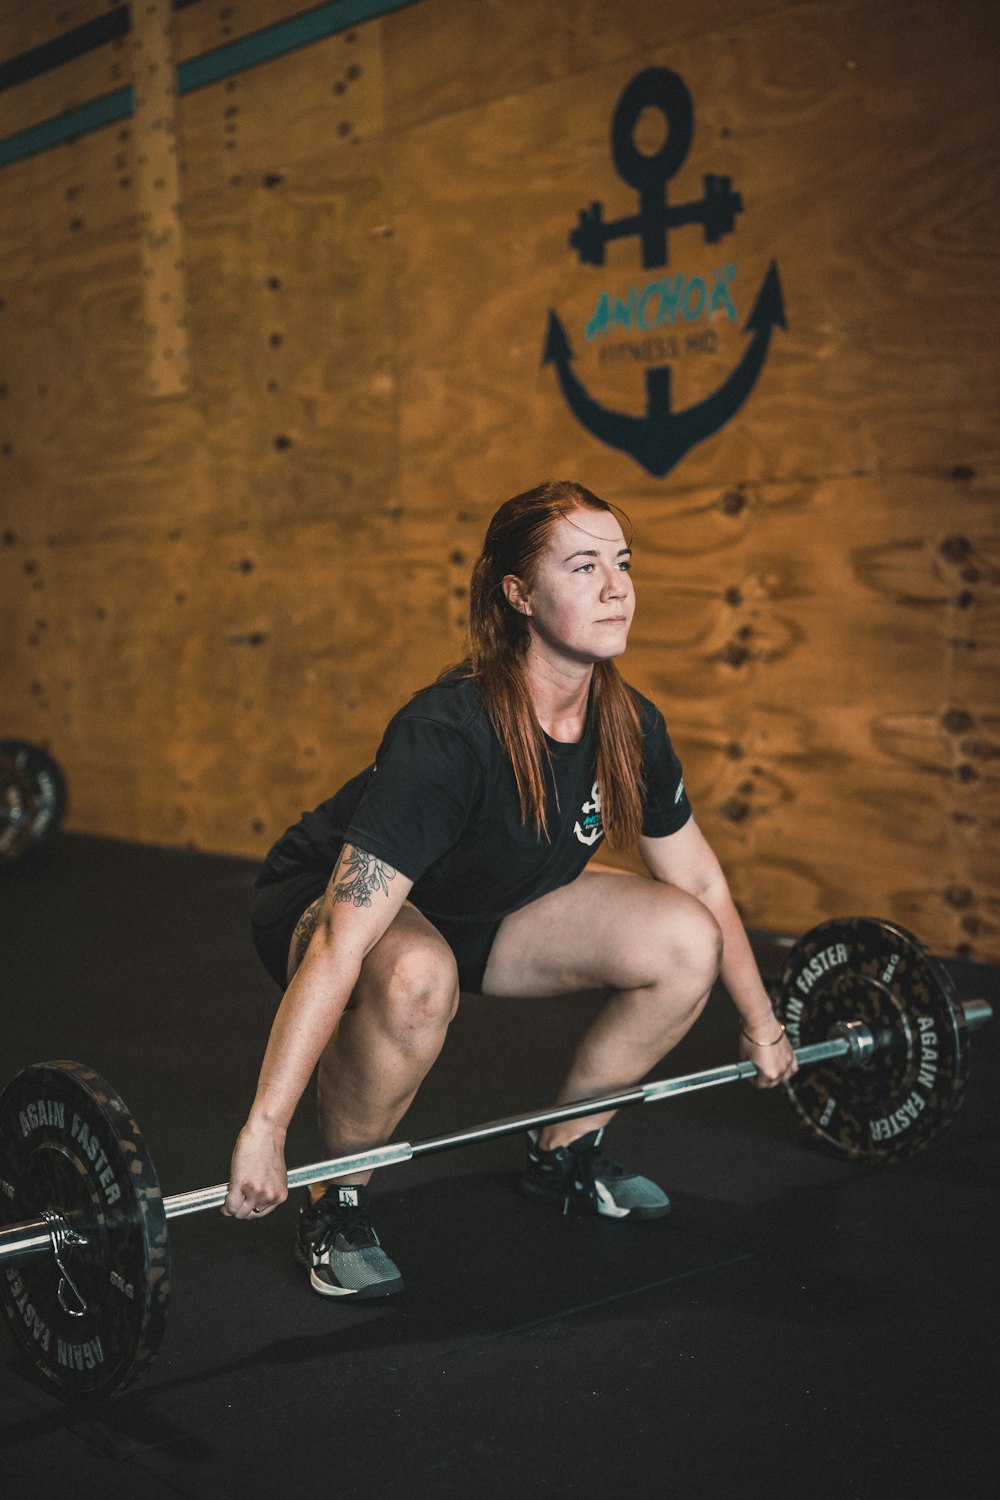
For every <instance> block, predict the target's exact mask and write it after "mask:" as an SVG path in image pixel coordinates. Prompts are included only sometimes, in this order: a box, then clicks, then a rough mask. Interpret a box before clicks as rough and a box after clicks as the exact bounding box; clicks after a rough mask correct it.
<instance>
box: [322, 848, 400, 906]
mask: <svg viewBox="0 0 1000 1500" xmlns="http://www.w3.org/2000/svg"><path fill="white" fill-rule="evenodd" d="M395 877H396V872H395V870H394V869H393V868H392V865H387V864H386V863H385V861H384V860H381V859H376V858H375V856H374V854H369V853H368V852H367V851H366V850H364V849H355V848H350V849H349V851H348V850H345V852H344V854H343V855H342V856H341V863H340V864H339V865H338V866H337V872H336V875H335V880H336V884H335V885H334V888H333V899H334V901H350V902H352V903H353V904H354V905H355V906H371V904H372V896H373V895H374V894H375V892H376V891H381V892H382V894H383V896H388V894H389V881H390V880H394V879H395Z"/></svg>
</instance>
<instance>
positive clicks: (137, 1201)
mask: <svg viewBox="0 0 1000 1500" xmlns="http://www.w3.org/2000/svg"><path fill="white" fill-rule="evenodd" d="M0 1121H2V1124H3V1128H2V1132H0V1221H2V1222H3V1223H7V1224H9V1223H16V1222H18V1221H21V1220H24V1219H26V1218H28V1219H34V1218H36V1217H37V1216H39V1215H40V1214H41V1213H42V1212H43V1211H45V1210H54V1211H55V1212H57V1213H58V1214H59V1216H60V1218H61V1219H62V1220H63V1221H64V1222H65V1224H66V1226H67V1228H68V1229H69V1230H70V1231H75V1232H76V1233H79V1234H81V1235H83V1236H84V1238H85V1240H86V1243H85V1244H84V1245H82V1246H72V1247H70V1248H68V1249H64V1250H63V1251H62V1252H61V1259H62V1262H63V1264H64V1266H65V1268H66V1271H67V1273H68V1278H69V1280H70V1282H71V1283H72V1287H73V1288H76V1289H77V1290H78V1292H79V1294H80V1298H81V1299H82V1307H81V1306H80V1305H79V1304H78V1303H77V1300H76V1298H75V1297H74V1295H73V1294H72V1290H71V1288H70V1287H69V1286H67V1285H66V1284H65V1283H63V1278H62V1276H61V1273H60V1270H59V1267H58V1265H57V1263H56V1259H55V1257H54V1256H53V1255H46V1256H44V1257H40V1258H38V1259H35V1260H32V1261H30V1262H28V1263H25V1264H22V1265H18V1266H4V1267H3V1269H2V1271H0V1301H2V1304H3V1310H4V1315H5V1316H6V1318H7V1321H8V1324H9V1326H10V1328H11V1331H12V1333H13V1335H14V1338H15V1340H16V1342H17V1343H18V1344H19V1346H20V1348H21V1351H22V1353H23V1354H24V1355H25V1356H26V1358H27V1359H28V1361H29V1363H30V1364H31V1366H32V1368H33V1371H34V1373H35V1374H36V1375H37V1376H38V1377H39V1378H40V1379H41V1381H42V1383H43V1384H48V1385H50V1386H53V1387H55V1388H56V1389H57V1390H58V1392H59V1394H61V1395H63V1396H77V1397H85V1396H100V1397H105V1396H112V1395H115V1394H117V1393H118V1392H120V1391H122V1390H124V1389H125V1387H126V1386H127V1385H129V1384H131V1382H132V1381H133V1380H135V1379H136V1378H137V1377H138V1376H139V1375H140V1374H141V1373H142V1371H143V1369H144V1368H145V1366H146V1365H147V1364H148V1363H149V1361H150V1360H151V1359H152V1358H153V1356H154V1354H155V1353H156V1350H157V1349H158V1348H159V1344H160V1340H161V1338H162V1334H163V1324H164V1320H165V1317H166V1308H167V1302H168V1299H169V1293H170V1260H169V1250H168V1246H167V1227H166V1216H165V1214H164V1212H163V1205H162V1201H161V1198H160V1189H159V1184H158V1182H157V1180H156V1173H155V1170H154V1169H153V1165H152V1162H151V1161H150V1159H149V1156H148V1154H147V1152H146V1150H145V1147H144V1145H143V1142H142V1138H141V1136H140V1134H139V1130H138V1126H137V1125H136V1123H135V1121H134V1120H133V1119H132V1117H131V1115H130V1114H129V1113H128V1110H127V1109H126V1108H125V1105H124V1104H123V1103H122V1101H121V1099H119V1097H118V1095H117V1094H115V1093H114V1091H113V1090H112V1089H110V1088H109V1086H108V1085H107V1084H106V1083H104V1081H103V1080H102V1079H101V1078H99V1076H98V1075H97V1074H96V1073H94V1072H92V1071H91V1070H90V1069H89V1068H84V1067H83V1066H81V1065H80V1064H79V1063H69V1062H67V1063H57V1064H46V1063H43V1064H40V1065H37V1066H34V1067H30V1068H27V1069H25V1070H24V1072H22V1073H20V1074H18V1076H17V1077H16V1078H15V1079H13V1080H12V1082H11V1083H10V1084H9V1085H8V1086H7V1088H6V1089H5V1090H4V1091H3V1094H2V1095H0ZM61 1283H62V1285H61Z"/></svg>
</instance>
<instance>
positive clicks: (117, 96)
mask: <svg viewBox="0 0 1000 1500" xmlns="http://www.w3.org/2000/svg"><path fill="white" fill-rule="evenodd" d="M133 108H134V104H133V99H132V86H131V84H130V85H129V86H128V88H124V89H116V90H115V92H114V93H113V94H104V95H103V96H102V97H101V98H100V99H92V100H91V101H90V103H89V104H81V105H80V107H79V109H71V110H68V111H67V112H66V114H64V115H57V116H56V117H55V119H54V120H44V121H43V122H42V124H41V125H32V127H31V129H30V130H21V131H19V132H18V133H17V135H9V136H7V138H6V139H5V140H2V141H0V167H4V166H6V165H7V164H8V162H12V161H23V159H24V158H25V157H26V156H35V155H36V154H37V153H38V152H39V151H48V150H50V148H51V147H53V146H59V145H61V144H62V143H63V142H64V141H71V140H74V139H75V138H76V137H77V136H78V135H86V134H87V132H88V131H90V130H100V129H101V127H102V126H103V125H113V124H114V122H115V121H116V120H126V119H128V117H129V115H130V114H131V113H132V111H133Z"/></svg>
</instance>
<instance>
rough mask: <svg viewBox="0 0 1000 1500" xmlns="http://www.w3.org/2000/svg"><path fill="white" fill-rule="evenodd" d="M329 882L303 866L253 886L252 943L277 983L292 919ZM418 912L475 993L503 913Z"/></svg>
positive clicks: (284, 971)
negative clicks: (483, 916) (470, 918)
mask: <svg viewBox="0 0 1000 1500" xmlns="http://www.w3.org/2000/svg"><path fill="white" fill-rule="evenodd" d="M328 883H329V875H327V874H324V873H323V871H322V870H305V871H303V872H302V873H301V874H299V875H290V876H289V877H288V878H287V879H286V880H277V881H274V882H273V883H272V884H269V885H258V886H255V887H254V893H253V903H252V906H251V911H250V922H251V927H252V931H253V941H254V947H255V948H256V949H257V954H258V957H259V958H260V961H261V963H262V964H263V965H264V967H265V969H266V970H267V972H268V973H269V974H270V976H271V978H272V979H273V980H275V982H276V983H277V984H279V985H280V986H281V988H282V989H284V988H285V985H286V984H287V982H288V981H287V978H286V976H287V974H288V950H289V948H290V946H291V942H292V933H293V932H294V931H295V924H296V922H297V921H298V920H299V918H300V917H301V915H302V913H303V912H304V911H305V909H306V907H307V906H311V905H312V903H313V902H314V901H315V900H317V899H318V898H319V897H320V896H322V894H323V892H324V891H325V890H326V888H327V885H328ZM423 915H424V916H425V917H427V920H428V922H430V923H431V924H432V926H434V927H436V928H437V930H438V932H439V933H440V934H441V936H442V937H443V938H444V940H445V942H446V943H447V944H448V947H449V948H450V949H451V951H452V953H454V955H455V962H456V964H457V965H458V982H459V985H460V987H461V988H462V989H463V990H468V991H470V992H472V993H473V994H479V993H480V991H481V990H482V987H483V975H484V974H485V973H486V965H487V964H488V963H489V958H490V950H491V949H492V947H493V940H494V938H495V937H496V935H497V931H498V929H499V927H500V923H501V922H502V920H503V918H502V917H496V918H490V919H487V920H483V921H478V922H455V921H451V920H449V918H447V917H432V916H430V915H429V914H428V913H427V912H424V913H423Z"/></svg>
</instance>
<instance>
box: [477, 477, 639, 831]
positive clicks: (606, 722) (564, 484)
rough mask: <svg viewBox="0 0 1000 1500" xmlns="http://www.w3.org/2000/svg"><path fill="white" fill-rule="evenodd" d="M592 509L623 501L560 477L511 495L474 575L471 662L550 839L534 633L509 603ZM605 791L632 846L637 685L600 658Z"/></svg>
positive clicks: (597, 725)
mask: <svg viewBox="0 0 1000 1500" xmlns="http://www.w3.org/2000/svg"><path fill="white" fill-rule="evenodd" d="M578 508H583V509H585V510H600V511H607V512H610V513H611V514H612V515H613V514H614V507H613V506H611V505H609V504H608V503H607V501H605V500H601V499H600V498H599V497H598V496H597V495H595V494H593V493H592V492H591V491H590V490H588V489H584V487H583V486H582V485H579V484H573V483H571V482H570V481H568V480H552V481H549V482H548V483H547V484H540V485H538V486H537V487H536V488H535V489H533V490H526V491H525V492H524V494H521V495H515V496H514V497H513V498H512V499H510V500H507V501H506V502H505V503H504V504H503V505H501V507H500V509H499V510H498V511H497V512H496V514H495V515H494V517H493V519H492V521H491V522H490V524H489V527H488V529H487V532H486V538H485V540H484V542H483V550H482V552H481V553H480V555H479V558H478V560H477V562H476V565H475V568H474V569H473V573H472V587H471V597H470V602H469V636H470V652H469V655H470V663H471V667H472V673H473V675H474V676H476V677H478V678H479V679H480V681H481V682H482V685H483V691H484V693H485V697H486V705H487V710H488V712H489V715H490V719H491V722H492V724H493V727H494V729H495V730H496V732H497V735H498V737H499V739H500V741H501V743H502V745H503V746H504V749H505V750H506V752H507V754H508V756H509V757H510V762H511V765H512V767H513V769H514V779H515V782H516V783H517V791H518V796H519V797H520V800H521V818H522V821H523V822H524V823H527V822H528V821H529V819H530V820H531V821H532V822H533V823H534V825H535V831H536V833H537V834H538V835H539V837H542V836H545V837H546V838H547V837H548V818H547V816H546V807H545V776H544V772H543V765H542V756H543V755H546V756H547V755H548V747H547V745H546V743H545V737H544V735H543V733H542V727H541V725H540V724H539V722H538V716H537V714H536V713H535V708H534V704H533V703H532V701H531V695H530V693H529V691H528V684H527V681H526V678H525V674H524V665H523V660H524V654H525V652H526V650H527V649H528V644H529V642H530V639H531V636H530V632H529V630H528V626H527V624H526V622H525V619H524V616H523V615H521V614H519V613H518V612H517V611H516V610H515V609H513V608H512V606H511V605H510V604H509V603H508V602H507V598H506V595H505V594H504V591H503V580H504V578H505V577H507V575H508V574H513V575H514V576H515V577H516V578H520V579H521V580H522V581H523V582H524V584H525V585H526V586H527V587H528V588H530V587H531V585H532V584H533V582H534V579H535V577H536V574H537V570H538V564H539V562H540V560H541V557H542V554H543V553H544V551H545V548H546V546H547V545H548V540H549V537H550V535H551V533H552V530H553V528H554V526H555V525H556V523H557V522H558V521H559V519H560V518H561V517H562V516H565V515H566V514H567V513H568V512H569V511H572V510H576V509H578ZM592 711H593V716H594V717H593V723H594V734H595V738H596V742H597V758H596V773H597V787H598V791H599V793H600V798H601V815H602V820H603V823H604V834H605V838H606V839H607V841H608V844H609V846H610V847H611V848H612V849H623V848H628V847H629V846H630V845H632V844H634V843H635V842H636V840H637V839H638V837H639V835H640V833H641V832H642V794H643V789H644V778H643V751H642V731H641V729H640V727H639V714H638V710H637V708H636V703H635V697H634V695H633V692H632V689H631V688H630V687H629V686H628V684H627V683H626V682H625V680H624V679H623V678H622V676H621V674H620V673H619V671H618V668H617V667H616V666H615V664H614V662H612V661H601V662H596V663H595V664H594V679H593V689H592Z"/></svg>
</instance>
